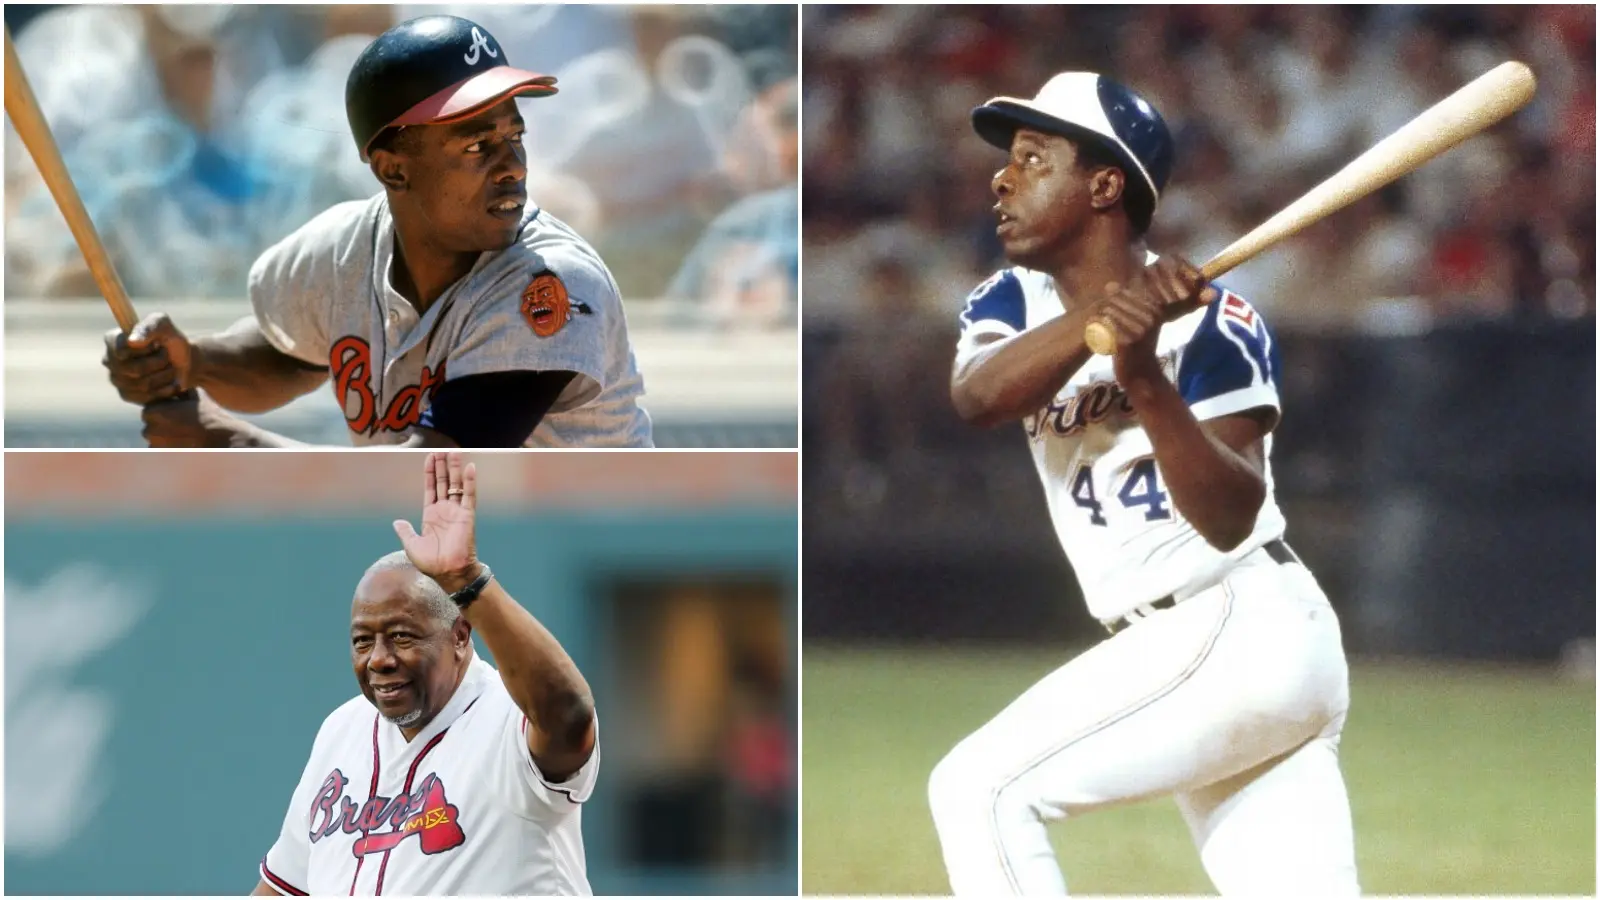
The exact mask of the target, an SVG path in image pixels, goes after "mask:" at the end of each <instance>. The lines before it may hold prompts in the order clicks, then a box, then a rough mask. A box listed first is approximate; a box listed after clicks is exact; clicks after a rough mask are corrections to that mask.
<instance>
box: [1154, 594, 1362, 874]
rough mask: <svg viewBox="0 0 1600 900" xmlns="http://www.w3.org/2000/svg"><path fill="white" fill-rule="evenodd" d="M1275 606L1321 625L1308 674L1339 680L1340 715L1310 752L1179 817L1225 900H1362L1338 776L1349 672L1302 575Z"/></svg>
mask: <svg viewBox="0 0 1600 900" xmlns="http://www.w3.org/2000/svg"><path fill="white" fill-rule="evenodd" d="M1274 585H1277V586H1278V589H1280V590H1281V595H1280V596H1279V597H1278V598H1275V600H1274V603H1273V605H1274V607H1275V608H1276V609H1278V610H1281V611H1285V612H1287V613H1289V614H1290V615H1292V616H1306V617H1308V620H1309V621H1310V622H1312V623H1313V624H1314V626H1315V627H1314V628H1313V629H1312V630H1311V631H1310V632H1309V634H1310V636H1311V637H1312V642H1311V643H1309V644H1308V645H1306V646H1305V647H1303V648H1302V652H1305V653H1306V654H1307V663H1308V667H1309V671H1312V672H1315V673H1317V674H1319V675H1320V676H1321V678H1322V680H1324V681H1330V682H1332V685H1333V691H1332V692H1331V695H1330V696H1329V698H1328V699H1329V701H1330V702H1331V704H1332V709H1333V715H1332V716H1330V717H1329V718H1328V719H1327V721H1326V722H1325V724H1324V725H1323V726H1322V727H1321V728H1320V729H1319V730H1317V731H1316V732H1315V733H1314V734H1313V736H1311V738H1310V739H1309V740H1308V741H1306V742H1305V743H1304V744H1301V745H1298V746H1296V747H1295V748H1293V749H1292V750H1291V751H1289V752H1287V753H1283V754H1281V755H1277V756H1274V757H1273V758H1270V759H1267V760H1265V761H1263V762H1261V763H1259V764H1257V765H1255V766H1253V767H1252V768H1250V769H1249V770H1246V771H1244V772H1241V773H1239V774H1237V775H1233V776H1231V777H1229V778H1226V779H1224V780H1221V781H1218V782H1216V783H1213V784H1210V785H1206V786H1204V787H1199V788H1196V789H1194V790H1191V791H1188V792H1186V793H1181V794H1179V795H1178V797H1177V800H1178V808H1179V810H1181V811H1182V813H1183V816H1184V820H1185V821H1186V822H1188V824H1189V831H1190V833H1191V834H1192V835H1193V837H1194V841H1195V846H1196V847H1197V848H1199V850H1200V858H1201V861H1202V862H1203V863H1204V864H1205V868H1206V873H1207V874H1208V875H1209V876H1210V877H1211V881H1212V883H1213V884H1214V885H1215V886H1216V888H1217V890H1219V891H1220V892H1221V893H1222V894H1223V895H1224V896H1234V895H1243V896H1274V897H1289V896H1293V897H1312V896H1316V897H1330V896H1331V897H1353V896H1356V895H1358V894H1359V887H1358V884H1357V879H1356V867H1355V840H1354V835H1353V832H1352V828H1351V823H1350V801H1349V797H1348V795H1347V794H1346V792H1345V784H1344V776H1343V775H1342V774H1341V772H1340V771H1339V736H1340V734H1341V732H1342V731H1343V728H1344V720H1345V714H1346V712H1347V711H1348V709H1349V705H1350V702H1349V666H1348V664H1347V663H1346V662H1345V658H1344V647H1343V642H1342V638H1341V636H1340V633H1339V628H1338V620H1337V619H1336V618H1335V617H1334V615H1333V611H1332V608H1331V607H1330V606H1329V604H1328V600H1327V597H1326V595H1324V594H1323V592H1322V589H1321V587H1319V586H1318V585H1317V583H1316V579H1315V578H1314V577H1312V575H1311V573H1310V572H1309V571H1307V570H1306V569H1304V568H1303V567H1300V566H1285V567H1282V568H1281V569H1280V570H1279V571H1278V573H1276V577H1274V578H1269V579H1264V580H1262V581H1260V582H1259V583H1257V584H1256V585H1253V586H1251V585H1248V584H1247V585H1246V587H1247V588H1249V589H1251V590H1252V591H1253V592H1259V593H1265V592H1269V591H1271V590H1273V588H1274Z"/></svg>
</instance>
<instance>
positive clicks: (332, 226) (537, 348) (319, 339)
mask: <svg viewBox="0 0 1600 900" xmlns="http://www.w3.org/2000/svg"><path fill="white" fill-rule="evenodd" d="M393 258H394V219H393V218H392V217H391V216H390V215H389V204H388V198H387V197H386V196H385V195H383V194H379V195H378V196H376V197H373V198H372V199H370V200H364V201H362V200H354V201H350V202H348V203H341V204H339V205H337V206H334V207H332V208H331V209H328V210H327V211H325V212H323V213H322V214H321V215H319V216H317V217H316V218H315V219H312V220H311V221H310V222H307V223H306V224H305V225H304V226H302V227H301V228H299V229H298V230H297V231H295V232H294V233H293V234H291V235H289V236H288V237H286V238H284V239H283V240H282V241H280V242H278V243H277V244H276V245H274V246H273V247H271V248H269V249H268V250H267V251H266V252H265V253H263V254H261V257H260V258H259V259H257V260H256V262H255V265H254V266H252V267H251V269H250V303H251V305H252V306H253V307H254V309H255V315H256V320H257V321H258V322H259V323H260V325H261V331H262V333H263V334H264V335H266V338H267V340H268V341H270V342H271V343H272V345H273V346H274V347H276V348H278V350H280V351H282V352H283V353H286V354H288V355H289V356H292V357H294V358H296V359H299V360H302V361H304V362H308V363H311V364H313V365H318V366H327V367H328V372H329V375H330V379H329V380H330V383H331V385H332V387H333V395H334V399H335V400H337V401H338V403H339V405H340V406H341V407H342V408H343V410H344V417H345V422H346V423H347V424H348V425H349V427H350V440H351V442H352V443H354V444H356V445H358V446H361V445H368V444H395V443H399V442H401V441H403V440H405V437H406V432H407V431H408V430H409V429H410V428H411V427H413V426H415V425H416V424H417V423H418V420H419V419H421V417H422V413H423V411H424V410H426V409H427V407H428V403H429V402H430V401H431V400H432V398H433V395H434V393H435V392H436V391H437V390H438V388H439V385H441V384H443V383H444V382H445V381H446V380H448V379H451V378H463V377H466V376H468V375H478V374H482V373H485V372H502V371H516V370H529V371H569V372H576V373H577V375H576V376H575V377H574V378H573V379H572V381H571V382H570V383H569V384H568V385H567V388H566V390H565V391H563V392H562V394H561V396H560V397H559V398H558V399H557V400H556V402H555V405H554V406H552V407H551V408H550V411H549V412H548V413H546V414H545V417H544V419H543V420H542V421H541V422H540V423H539V426H538V427H537V428H535V429H534V432H533V434H532V435H531V436H529V438H528V440H527V441H526V446H529V447H649V446H651V438H650V416H649V415H648V414H647V413H646V412H645V411H644V410H643V409H642V408H640V406H639V404H638V400H639V397H640V396H641V395H642V394H643V393H644V381H643V379H642V378H640V376H639V370H638V367H637V366H636V365H635V363H634V358H633V348H632V346H631V345H630V344H629V342H628V323H627V318H626V316H625V315H624V314H623V309H622V296H621V292H620V291H619V290H618V289H617V283H616V281H615V280H614V279H612V277H611V272H610V271H609V270H608V269H607V268H606V265H605V263H604V262H602V261H601V259H600V256H599V254H597V253H596V252H595V251H594V248H593V247H590V246H589V244H588V242H587V241H585V240H584V239H583V238H582V237H580V236H578V234H577V232H575V231H573V230H572V229H571V228H569V227H568V226H567V225H566V223H564V222H561V221H560V220H558V219H556V218H555V217H553V216H551V215H550V214H549V213H547V212H544V211H543V210H540V209H539V208H537V207H535V206H532V205H531V204H530V206H529V208H528V211H527V212H526V213H525V214H524V216H523V220H522V231H521V234H520V236H519V238H518V240H517V242H516V243H515V244H513V245H511V246H510V247H509V248H507V249H505V250H500V251H493V252H486V253H483V254H481V255H480V256H479V257H478V261H477V263H476V264H474V265H473V267H472V270H471V271H470V272H468V273H467V274H466V275H465V276H464V277H463V278H461V280H459V281H457V282H456V283H455V284H453V285H451V286H450V288H449V289H448V290H446V291H445V292H444V294H443V295H441V296H440V297H439V299H438V300H436V301H434V303H433V305H431V306H430V307H428V311H427V312H426V313H423V314H422V315H420V316H419V315H418V314H417V311H416V308H415V307H413V306H412V305H411V303H410V302H409V301H407V300H406V299H405V298H404V297H402V296H401V295H400V294H399V293H398V292H396V291H395V289H394V288H393V286H392V282H391V280H390V275H389V270H390V264H391V262H392V261H393Z"/></svg>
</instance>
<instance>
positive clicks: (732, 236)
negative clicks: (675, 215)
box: [667, 77, 800, 326]
mask: <svg viewBox="0 0 1600 900" xmlns="http://www.w3.org/2000/svg"><path fill="white" fill-rule="evenodd" d="M798 90H799V87H798V85H797V83H796V81H795V79H794V78H792V77H790V78H785V79H784V80H782V81H779V82H778V83H776V84H774V85H772V86H771V87H768V88H767V89H766V90H765V91H763V92H762V93H761V94H760V95H759V96H757V97H756V99H755V100H754V101H752V103H751V105H750V107H749V109H748V110H747V113H746V117H747V121H748V125H747V130H748V131H749V132H750V133H751V134H752V135H753V136H754V138H755V140H754V141H753V142H752V143H755V144H756V145H757V146H758V147H759V148H760V149H759V150H758V151H757V152H754V153H750V152H748V150H747V152H746V153H745V158H748V159H753V160H755V161H756V165H752V166H750V167H748V168H739V169H737V170H736V171H738V172H739V173H740V174H741V176H742V178H743V180H745V181H746V183H748V184H751V185H753V186H754V185H759V186H762V187H763V188H764V189H763V190H761V192H760V193H756V194H751V195H749V196H747V197H745V198H744V199H742V200H740V201H738V202H736V203H734V204H733V205H732V206H730V207H729V208H728V209H726V210H724V211H723V212H722V214H721V215H719V216H717V218H716V219H715V220H713V221H712V223H711V225H710V227H708V228H707V229H706V232H705V234H704V235H703V236H702V237H701V238H700V241H699V243H697V244H696V245H695V248H694V250H692V251H690V253H689V255H688V258H687V259H685V260H684V264H683V267H682V268H681V269H679V270H678V274H677V275H676V276H675V277H674V278H673V280H672V284H671V285H670V286H669V287H668V289H667V295H668V296H670V297H674V298H679V299H682V300H687V301H690V302H696V303H698V304H699V306H700V310H699V313H700V315H701V316H702V317H704V318H706V319H708V320H710V321H714V322H717V323H719V324H723V325H728V324H748V325H755V326H772V325H785V326H787V325H791V324H792V323H793V322H794V319H795V311H796V308H797V305H796V304H797V300H798V297H797V296H796V290H795V288H796V285H797V283H798V279H799V274H800V235H799V228H800V195H799V174H800V173H799V154H800V147H799V135H798V122H797V116H798V112H799V105H798ZM747 146H748V145H747ZM763 160H771V161H773V162H774V163H775V165H774V166H773V167H772V169H771V170H768V169H766V167H764V166H761V165H760V162H761V161H763Z"/></svg>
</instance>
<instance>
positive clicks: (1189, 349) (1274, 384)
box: [1178, 288, 1280, 420]
mask: <svg viewBox="0 0 1600 900" xmlns="http://www.w3.org/2000/svg"><path fill="white" fill-rule="evenodd" d="M1278 366H1279V364H1278V348H1277V344H1276V343H1274V342H1273V340H1272V334H1271V332H1269V331H1268V330H1267V323H1266V322H1265V321H1263V320H1262V318H1261V314H1260V313H1258V312H1256V310H1255V308H1254V307H1252V306H1251V305H1250V304H1249V303H1248V302H1247V301H1246V300H1245V299H1244V298H1243V297H1240V296H1239V295H1238V294H1235V293H1233V292H1232V291H1229V290H1227V289H1225V288H1223V289H1221V296H1219V297H1218V298H1217V300H1216V301H1215V302H1213V303H1212V304H1211V305H1210V306H1209V307H1207V308H1206V311H1205V315H1204V317H1203V318H1202V319H1201V321H1200V324H1199V326H1197V327H1196V328H1195V332H1194V336H1193V337H1191V338H1190V339H1189V343H1188V345H1187V346H1185V347H1184V349H1183V357H1182V359H1181V360H1180V361H1179V363H1178V393H1179V394H1181V395H1183V400H1184V402H1185V403H1187V404H1189V408H1190V409H1191V410H1193V411H1194V414H1195V418H1197V419H1202V420H1203V419H1213V418H1216V417H1218V416H1226V415H1231V414H1233V413H1237V412H1243V411H1245V410H1247V409H1255V408H1257V407H1263V406H1267V407H1271V408H1272V409H1274V410H1277V409H1279V408H1280V406H1279V402H1278Z"/></svg>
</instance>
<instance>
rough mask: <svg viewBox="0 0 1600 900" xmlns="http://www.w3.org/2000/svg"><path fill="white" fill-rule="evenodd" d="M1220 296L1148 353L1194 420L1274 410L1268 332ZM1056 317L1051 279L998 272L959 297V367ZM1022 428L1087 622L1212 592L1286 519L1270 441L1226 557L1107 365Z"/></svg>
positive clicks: (1254, 315) (1066, 389)
mask: <svg viewBox="0 0 1600 900" xmlns="http://www.w3.org/2000/svg"><path fill="white" fill-rule="evenodd" d="M1154 259H1155V257H1154V255H1151V257H1150V260H1149V261H1154ZM1218 287H1219V290H1221V291H1222V295H1221V296H1220V297H1219V298H1218V299H1217V300H1216V301H1215V302H1213V303H1212V304H1210V305H1209V306H1205V307H1202V308H1201V309H1199V310H1196V311H1195V312H1192V313H1190V314H1188V315H1186V316H1184V317H1183V318H1181V319H1178V320H1176V321H1174V322H1170V323H1168V324H1166V325H1165V326H1163V327H1162V329H1161V335H1160V338H1159V339H1158V341H1157V343H1156V353H1157V355H1158V356H1159V357H1160V359H1161V362H1162V365H1163V367H1164V368H1165V370H1166V372H1167V375H1168V377H1169V378H1171V379H1172V380H1173V381H1174V382H1175V383H1176V384H1177V388H1178V392H1179V393H1180V394H1182V396H1183V399H1184V401H1185V402H1186V403H1187V404H1188V405H1189V408H1190V409H1191V410H1192V411H1193V412H1194V415H1195V418H1197V419H1199V420H1201V421H1204V420H1206V419H1212V418H1217V417H1219V416H1226V415H1229V414H1232V413H1238V412H1243V411H1244V410H1248V409H1254V408H1258V407H1271V408H1272V409H1273V410H1275V411H1276V410H1277V409H1279V405H1278V356H1277V352H1276V350H1275V348H1274V346H1273V342H1272V338H1271V336H1270V334H1269V333H1268V332H1267V327H1266V324H1265V323H1264V322H1263V321H1262V319H1261V315H1260V314H1259V313H1258V312H1256V310H1255V309H1254V308H1252V307H1251V306H1250V304H1249V303H1247V302H1246V301H1245V300H1244V298H1242V297H1239V296H1238V295H1236V294H1233V293H1231V292H1228V291H1226V290H1225V289H1222V288H1220V286H1218ZM1063 312H1064V310H1063V307H1062V302H1061V298H1060V296H1059V295H1058V294H1057V293H1056V287H1055V280H1054V279H1053V278H1051V277H1050V276H1049V275H1046V274H1044V273H1042V272H1036V271H1033V270H1031V269H1026V268H1023V267H1021V266H1016V267H1012V268H1008V269H1003V270H1001V271H999V272H996V273H995V274H994V275H993V276H992V277H990V278H989V280H988V281H985V282H984V283H983V284H981V285H979V286H978V287H977V288H976V289H975V290H974V291H973V292H972V294H971V295H970V296H969V297H968V298H967V306H966V309H965V310H964V311H963V312H962V314H961V337H960V339H959V342H958V344H957V350H956V354H957V360H958V361H960V360H963V359H965V358H968V357H970V356H971V355H972V354H973V353H975V352H976V351H977V350H978V349H979V347H980V346H981V345H980V343H979V340H978V339H979V338H980V337H983V336H985V335H1001V336H1003V337H1010V336H1012V335H1016V334H1019V333H1021V332H1023V331H1025V330H1027V329H1029V328H1033V327H1035V326H1038V325H1039V324H1041V323H1043V322H1046V321H1049V320H1050V319H1054V318H1055V317H1057V316H1060V315H1062V314H1063ZM1023 425H1024V426H1025V427H1026V429H1027V434H1028V443H1029V449H1030V450H1031V451H1032V453H1033V461H1034V465H1035V466H1036V467H1037V468H1038V471H1039V478H1040V480H1041V481H1042V482H1043V483H1044V490H1045V500H1046V502H1047V504H1048V506H1049V509H1050V517H1051V519H1052V520H1054V523H1055V529H1056V537H1057V538H1058V539H1059V540H1060V541H1061V546H1062V547H1063V548H1064V549H1065V550H1066V553H1067V558H1068V560H1069V561H1070V562H1071V563H1072V569H1073V571H1074V572H1075V573H1076V574H1077V577H1078V581H1079V584H1080V585H1081V586H1082V588H1083V594H1084V599H1085V600H1086V602H1087V604H1088V607H1089V613H1090V614H1091V615H1093V616H1094V617H1095V618H1097V619H1100V620H1101V621H1109V620H1111V619H1115V618H1119V617H1121V616H1123V615H1124V614H1126V613H1127V612H1128V611H1129V610H1131V609H1133V608H1134V607H1136V606H1139V605H1141V604H1145V603H1149V602H1151V601H1153V600H1157V599H1160V598H1162V597H1164V596H1166V595H1168V594H1174V593H1176V594H1178V595H1179V597H1180V599H1181V598H1182V597H1183V596H1186V595H1187V594H1189V593H1192V592H1194V591H1196V590H1199V589H1201V588H1204V587H1206V586H1209V585H1211V584H1214V583H1215V582H1216V581H1217V580H1218V579H1219V578H1220V577H1221V575H1222V573H1223V572H1225V571H1226V570H1227V569H1228V568H1230V567H1231V566H1232V565H1233V564H1234V563H1235V562H1236V561H1237V560H1239V559H1241V558H1243V557H1244V556H1246V555H1247V554H1249V553H1251V552H1252V551H1254V550H1257V549H1259V548H1260V547H1261V545H1263V544H1265V543H1267V542H1268V541H1270V540H1272V539H1274V538H1278V537H1282V536H1283V530H1284V518H1283V513H1282V512H1280V511H1279V509H1278V504H1277V501H1276V500H1275V499H1274V497H1273V482H1272V466H1271V463H1270V457H1271V452H1272V436H1271V435H1270V434H1269V435H1268V436H1267V438H1266V442H1265V450H1266V452H1267V456H1268V459H1269V462H1268V464H1267V470H1266V481H1267V498H1266V502H1265V503H1264V504H1263V505H1262V507H1261V511H1260V513H1259V514H1258V515H1257V517H1256V524H1255V530H1254V531H1253V532H1252V533H1251V535H1250V537H1249V538H1248V539H1247V540H1246V541H1245V542H1244V543H1242V544H1240V545H1239V546H1238V547H1237V548H1236V549H1234V550H1233V551H1232V552H1231V553H1222V552H1220V551H1218V550H1217V549H1216V548H1214V547H1212V546H1211V545H1210V544H1208V543H1206V540H1205V538H1203V537H1201V536H1200V534H1199V532H1197V531H1195V530H1194V527H1193V526H1192V525H1190V524H1189V522H1188V521H1187V520H1186V519H1184V517H1183V515H1182V514H1181V513H1180V512H1178V510H1177V508H1176V507H1175V506H1173V504H1172V501H1171V498H1170V497H1169V496H1168V494H1167V491H1166V488H1165V481H1164V480H1163V478H1162V476H1161V468H1160V466H1159V465H1157V464H1156V459H1155V456H1154V451H1153V449H1152V448H1151V445H1150V438H1149V436H1148V435H1147V434H1146V433H1145V431H1144V428H1143V427H1142V426H1141V425H1140V424H1139V420H1138V418H1137V417H1136V416H1135V415H1134V412H1133V407H1132V406H1131V404H1130V403H1129V401H1128V399H1127V396H1126V394H1124V392H1123V391H1122V389H1121V388H1120V387H1119V386H1118V385H1117V383H1116V379H1115V376H1114V375H1113V374H1112V361H1111V357H1109V356H1095V357H1093V358H1091V359H1090V361H1089V362H1088V363H1086V364H1085V365H1084V367H1083V368H1082V369H1080V370H1079V371H1078V372H1077V373H1076V374H1075V375H1073V377H1072V378H1071V379H1070V380H1068V382H1067V383H1066V384H1065V385H1064V386H1063V387H1062V388H1061V390H1060V391H1059V392H1058V393H1057V394H1056V396H1055V399H1054V400H1052V401H1051V402H1050V403H1049V404H1048V405H1047V406H1045V407H1044V408H1043V409H1041V410H1039V411H1038V412H1036V413H1034V414H1032V415H1030V416H1028V417H1027V418H1026V419H1025V420H1024V421H1023Z"/></svg>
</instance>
